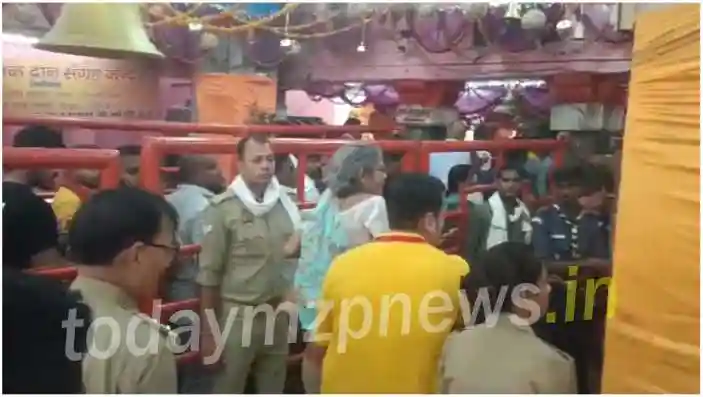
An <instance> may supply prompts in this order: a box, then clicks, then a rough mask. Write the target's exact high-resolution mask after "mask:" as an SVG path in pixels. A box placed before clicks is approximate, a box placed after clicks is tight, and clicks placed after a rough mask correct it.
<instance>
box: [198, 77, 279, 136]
mask: <svg viewBox="0 0 703 397" xmlns="http://www.w3.org/2000/svg"><path fill="white" fill-rule="evenodd" d="M195 95H196V104H197V106H198V121H200V122H201V123H222V124H247V123H249V122H251V121H252V120H250V118H251V116H252V114H253V113H257V112H258V113H274V112H275V111H276V82H275V81H274V80H272V79H270V78H268V77H266V76H258V75H235V74H201V75H198V76H197V77H196V79H195Z"/></svg>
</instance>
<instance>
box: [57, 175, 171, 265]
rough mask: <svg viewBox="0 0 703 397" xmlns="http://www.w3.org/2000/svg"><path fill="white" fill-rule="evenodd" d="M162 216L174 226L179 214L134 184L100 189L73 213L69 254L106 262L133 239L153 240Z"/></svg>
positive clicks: (87, 261)
mask: <svg viewBox="0 0 703 397" xmlns="http://www.w3.org/2000/svg"><path fill="white" fill-rule="evenodd" d="M164 217H166V218H167V219H168V220H170V221H171V222H172V223H173V224H174V229H175V228H176V227H177V223H178V214H177V213H176V211H175V209H174V208H173V207H172V206H171V205H170V204H169V203H168V202H167V201H166V200H165V199H164V198H163V197H162V196H158V195H155V194H152V193H150V192H147V191H146V190H142V189H138V188H133V187H120V188H117V189H112V190H103V191H101V192H99V193H97V194H95V195H94V196H93V197H91V199H90V200H88V202H86V203H85V204H83V205H82V206H81V207H80V209H79V210H78V212H76V215H75V216H74V217H73V221H72V222H71V226H70V228H69V230H68V246H69V256H70V257H71V259H72V260H74V261H76V262H78V263H80V264H84V265H94V266H101V265H109V264H110V263H112V261H113V260H114V259H115V257H116V256H117V255H118V254H119V253H120V252H122V251H123V250H125V249H126V248H128V247H130V246H131V245H132V244H134V243H135V242H137V241H141V242H145V243H148V242H152V240H153V239H154V238H155V237H156V235H157V234H158V233H159V232H160V231H161V221H162V219H163V218H164Z"/></svg>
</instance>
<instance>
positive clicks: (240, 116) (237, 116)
mask: <svg viewBox="0 0 703 397" xmlns="http://www.w3.org/2000/svg"><path fill="white" fill-rule="evenodd" d="M195 97H196V100H195V102H196V106H197V109H198V111H197V114H198V122H200V123H219V124H239V125H241V124H248V123H251V122H252V121H253V120H252V117H254V115H255V114H256V113H274V112H275V111H276V81H274V80H272V79H270V78H268V77H265V76H258V75H234V74H201V75H198V76H197V77H196V78H195ZM202 135H203V136H208V135H207V134H202ZM212 136H217V137H220V138H221V137H222V135H212ZM218 160H219V162H220V166H221V167H222V171H223V172H224V174H225V177H227V178H228V179H232V178H233V177H234V172H233V171H232V170H233V168H234V157H233V156H219V159H218Z"/></svg>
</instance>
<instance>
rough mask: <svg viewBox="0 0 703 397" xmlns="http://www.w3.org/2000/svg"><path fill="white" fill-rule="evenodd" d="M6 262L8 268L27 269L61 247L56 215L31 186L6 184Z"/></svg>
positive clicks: (4, 254)
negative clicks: (42, 255)
mask: <svg viewBox="0 0 703 397" xmlns="http://www.w3.org/2000/svg"><path fill="white" fill-rule="evenodd" d="M2 228H3V230H4V231H5V233H3V234H2V245H3V251H2V259H3V263H4V264H5V265H4V266H8V265H12V266H15V267H18V268H21V269H25V268H27V266H28V265H29V264H30V261H31V258H32V256H34V255H36V254H38V253H40V252H42V251H45V250H48V249H52V248H57V247H58V241H59V230H58V222H57V220H56V215H55V214H54V211H53V210H52V209H51V206H50V205H49V203H47V202H46V201H44V199H42V198H41V197H39V196H37V195H36V194H34V192H33V191H32V188H30V187H29V186H27V185H25V184H22V183H17V182H8V181H5V182H3V183H2Z"/></svg>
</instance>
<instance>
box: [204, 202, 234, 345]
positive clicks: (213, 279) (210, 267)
mask: <svg viewBox="0 0 703 397" xmlns="http://www.w3.org/2000/svg"><path fill="white" fill-rule="evenodd" d="M203 216H204V223H203V225H202V227H203V229H202V234H203V236H202V242H201V250H200V256H199V258H198V265H199V269H198V276H197V278H196V282H197V283H198V284H199V285H200V287H201V289H200V308H201V315H202V316H203V317H201V318H207V317H206V316H207V314H206V313H208V312H216V311H217V310H218V309H219V305H220V284H221V283H222V278H223V276H224V272H225V267H226V265H227V259H228V248H229V247H228V242H229V240H230V233H231V231H230V230H229V229H228V228H227V225H226V221H225V219H224V217H223V215H222V211H221V209H220V208H219V207H216V206H211V207H209V208H208V209H207V210H206V211H205V213H204V214H203ZM201 328H202V332H203V334H204V335H211V330H210V329H209V325H208V322H207V321H202V322H201Z"/></svg>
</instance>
